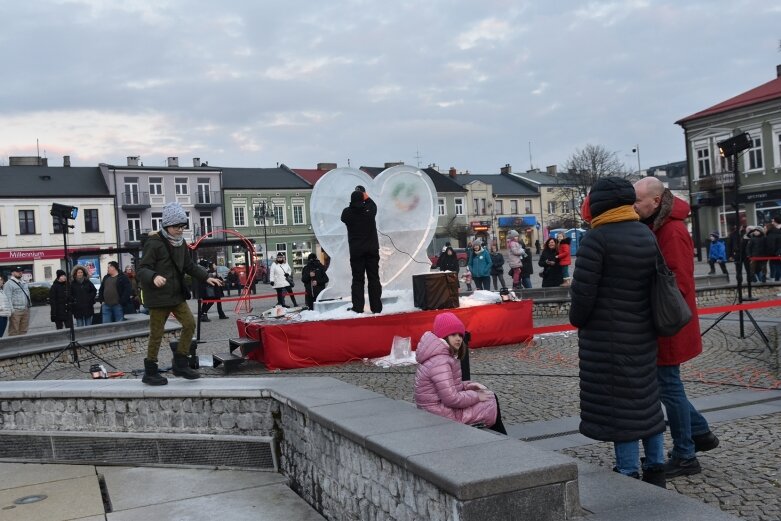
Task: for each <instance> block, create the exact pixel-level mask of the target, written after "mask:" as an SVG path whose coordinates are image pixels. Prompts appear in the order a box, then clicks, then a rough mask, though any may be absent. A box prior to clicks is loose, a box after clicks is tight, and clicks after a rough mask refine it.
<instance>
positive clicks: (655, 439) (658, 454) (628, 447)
mask: <svg viewBox="0 0 781 521" xmlns="http://www.w3.org/2000/svg"><path fill="white" fill-rule="evenodd" d="M642 441H643V451H644V452H645V462H644V463H643V470H646V469H648V468H650V467H655V466H658V465H664V433H663V432H660V433H659V434H654V435H653V436H651V437H648V438H645V439H643V440H642ZM613 447H614V449H615V451H616V468H617V469H618V471H619V472H620V473H621V474H623V475H625V476H631V475H633V474H635V473H638V474H639V471H640V444H639V442H638V440H635V441H617V442H614V443H613Z"/></svg>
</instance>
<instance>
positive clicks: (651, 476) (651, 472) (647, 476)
mask: <svg viewBox="0 0 781 521" xmlns="http://www.w3.org/2000/svg"><path fill="white" fill-rule="evenodd" d="M643 481H645V482H646V483H650V484H651V485H656V486H657V487H662V488H665V489H666V488H667V478H665V472H664V465H656V466H654V467H651V468H648V469H645V470H643Z"/></svg>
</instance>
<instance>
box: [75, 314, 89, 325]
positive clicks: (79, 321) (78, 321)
mask: <svg viewBox="0 0 781 521" xmlns="http://www.w3.org/2000/svg"><path fill="white" fill-rule="evenodd" d="M73 318H75V319H76V327H84V326H91V325H92V315H90V316H88V317H84V318H79V317H73Z"/></svg>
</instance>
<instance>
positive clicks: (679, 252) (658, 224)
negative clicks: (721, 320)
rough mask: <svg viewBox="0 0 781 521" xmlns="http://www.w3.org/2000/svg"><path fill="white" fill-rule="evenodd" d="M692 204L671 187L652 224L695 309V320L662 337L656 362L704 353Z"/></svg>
mask: <svg viewBox="0 0 781 521" xmlns="http://www.w3.org/2000/svg"><path fill="white" fill-rule="evenodd" d="M689 212H690V208H689V204H688V203H687V202H686V201H683V200H682V199H678V198H677V197H674V196H673V195H672V193H671V192H670V191H669V190H665V191H664V194H663V195H662V203H661V205H660V211H659V214H658V216H657V217H656V219H655V220H654V223H653V224H652V226H651V229H652V230H653V232H654V234H655V235H656V240H657V241H658V242H659V248H660V249H661V250H662V256H663V257H664V260H665V262H667V266H669V267H670V269H671V270H672V271H673V273H675V279H676V282H677V283H678V288H679V289H680V290H681V293H682V294H683V298H684V299H685V300H686V303H687V304H689V308H690V309H691V310H692V319H691V322H689V323H688V324H687V325H686V326H685V327H684V328H683V329H681V330H680V331H679V332H678V334H677V335H675V336H671V337H659V338H658V343H659V354H658V356H657V360H656V365H680V364H682V363H683V362H686V361H687V360H691V359H692V358H694V357H695V356H697V355H699V354H700V353H702V338H701V337H700V321H699V318H698V317H697V302H696V299H695V297H696V295H695V291H694V257H693V251H694V244H693V243H692V238H691V235H689V231H688V230H687V228H686V224H685V223H684V219H686V217H687V216H688V215H689Z"/></svg>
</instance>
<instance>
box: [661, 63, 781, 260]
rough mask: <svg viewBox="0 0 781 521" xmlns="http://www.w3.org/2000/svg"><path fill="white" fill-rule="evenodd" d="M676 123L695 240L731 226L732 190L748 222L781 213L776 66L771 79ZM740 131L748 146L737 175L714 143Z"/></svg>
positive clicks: (779, 73) (780, 77) (779, 72)
mask: <svg viewBox="0 0 781 521" xmlns="http://www.w3.org/2000/svg"><path fill="white" fill-rule="evenodd" d="M676 123H677V124H678V125H680V126H681V127H683V129H684V132H685V141H686V155H687V160H688V167H689V185H690V187H691V192H690V200H691V204H692V214H693V217H694V220H695V224H694V240H695V244H697V245H698V246H699V245H700V244H702V243H704V242H705V239H706V238H707V236H708V234H709V233H711V232H712V231H719V232H720V234H723V235H724V234H727V233H728V232H730V231H731V230H732V229H733V228H734V226H735V225H736V218H735V206H734V203H735V199H736V193H737V203H738V208H739V212H740V220H741V221H745V223H746V224H748V225H759V226H763V225H765V224H766V223H768V222H769V221H770V220H771V219H772V218H773V216H775V215H781V65H779V66H778V67H777V68H776V78H775V79H774V80H771V81H769V82H767V83H765V84H763V85H760V86H758V87H756V88H754V89H751V90H749V91H746V92H744V93H742V94H739V95H737V96H735V97H733V98H730V99H728V100H726V101H724V102H721V103H718V104H716V105H714V106H712V107H709V108H707V109H705V110H702V111H700V112H697V113H695V114H692V115H691V116H687V117H685V118H683V119H681V120H679V121H677V122H676ZM744 132H747V133H748V134H749V148H748V149H747V150H745V151H743V152H741V153H739V154H738V155H737V167H738V172H739V174H738V178H737V179H736V178H735V175H734V171H733V164H732V161H731V158H725V157H722V156H721V155H720V154H719V147H718V143H720V142H722V141H724V140H726V139H729V138H731V137H733V136H734V135H737V134H741V133H744ZM736 181H737V191H736Z"/></svg>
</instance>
